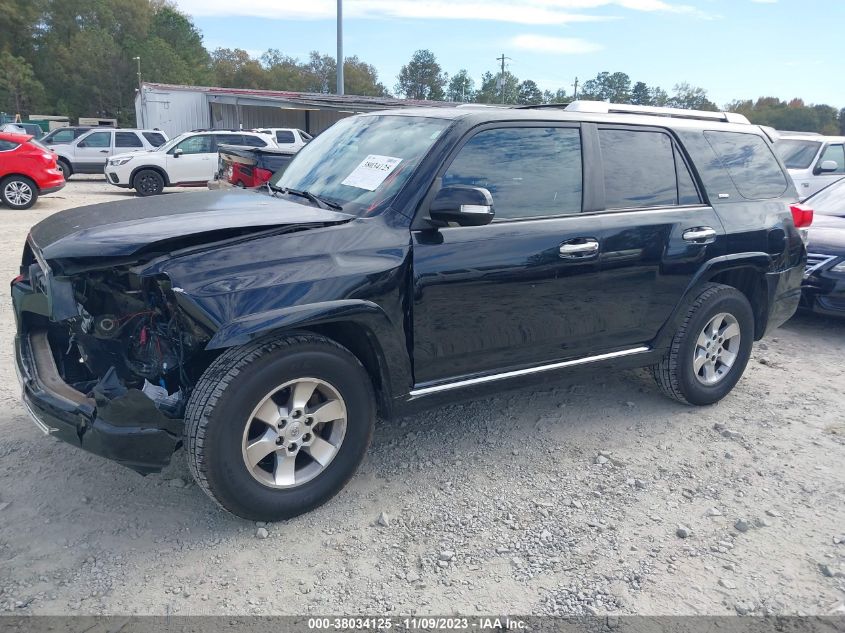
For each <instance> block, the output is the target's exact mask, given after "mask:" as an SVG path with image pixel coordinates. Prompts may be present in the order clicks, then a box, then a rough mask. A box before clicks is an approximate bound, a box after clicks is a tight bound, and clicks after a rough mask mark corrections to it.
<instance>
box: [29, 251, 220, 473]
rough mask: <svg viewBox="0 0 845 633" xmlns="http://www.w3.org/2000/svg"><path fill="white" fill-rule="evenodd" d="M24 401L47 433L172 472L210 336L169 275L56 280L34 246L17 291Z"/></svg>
mask: <svg viewBox="0 0 845 633" xmlns="http://www.w3.org/2000/svg"><path fill="white" fill-rule="evenodd" d="M12 298H13V303H14V306H15V313H16V317H17V321H18V333H17V339H16V351H17V354H16V356H17V363H18V370H19V373H20V377H21V381H22V383H23V390H24V393H23V398H24V402H25V404H26V406H27V408H28V409H29V410H30V413H32V415H33V417H34V418H35V419H36V422H37V423H38V424H39V426H40V427H41V428H42V430H44V431H46V432H48V433H51V434H55V435H57V436H59V437H60V438H61V439H63V440H65V441H68V442H70V443H72V444H75V445H77V446H79V447H81V448H83V449H85V450H87V451H90V452H92V453H96V454H98V455H102V456H104V457H107V458H109V459H112V460H115V461H117V462H119V463H121V464H124V465H126V466H128V467H130V468H132V469H133V470H136V471H138V472H140V473H144V474H146V473H150V472H156V471H158V470H160V469H161V468H163V467H164V466H166V465H167V464H168V463H169V461H170V457H171V455H172V454H173V452H174V451H175V450H176V449H177V448H178V447H179V445H180V443H181V438H182V430H183V426H184V420H183V416H184V411H185V406H186V404H187V401H188V398H189V396H190V394H191V389H192V386H193V384H194V383H195V381H196V379H197V377H198V375H197V374H198V373H199V371H201V370H200V369H197V368H199V367H201V363H198V362H197V361H198V358H199V357H202V356H203V354H205V352H204V351H203V350H204V348H205V344H206V343H207V342H208V340H209V337H210V334H209V332H208V331H207V330H206V329H205V328H203V327H202V326H201V325H200V324H198V323H197V322H196V321H195V320H194V319H193V318H192V317H191V316H189V315H188V314H186V313H185V311H184V310H183V309H182V308H181V307H180V306H179V303H178V300H177V297H176V294H175V293H174V292H173V288H172V287H171V283H170V280H169V279H168V278H167V276H165V275H156V276H143V275H141V274H139V273H138V272H136V271H135V270H134V269H133V268H132V265H131V264H130V263H124V264H121V263H119V262H118V263H115V262H112V263H111V264H110V265H108V266H105V265H104V263H103V262H98V263H97V265H90V266H88V267H86V266H85V265H79V264H74V265H72V266H67V267H63V269H62V270H61V271H55V270H52V269H51V267H50V265H48V263H47V262H45V261H44V260H43V259H42V258H40V257H39V256H38V253H37V251H36V250H35V249H34V248H33V247H32V245H28V246H27V249H26V252H25V255H24V262H23V266H22V269H21V275H20V276H18V278H16V279H15V280H14V282H13V283H12Z"/></svg>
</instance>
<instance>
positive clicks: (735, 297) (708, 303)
mask: <svg viewBox="0 0 845 633" xmlns="http://www.w3.org/2000/svg"><path fill="white" fill-rule="evenodd" d="M723 313H724V314H728V315H731V316H732V317H733V318H734V319H735V320H736V322H737V324H738V325H739V329H740V341H739V345H738V350H737V353H736V359H735V360H734V361H733V365H732V366H731V367H730V369H728V370H727V371H725V373H724V375H723V376H722V377H721V378H720V379H719V381H718V382H717V383H716V384H713V385H707V384H704V383H703V382H702V381H701V380H700V379H699V376H698V375H697V372H696V371H695V368H694V366H693V362H694V355H695V353H696V347H697V339H698V337H699V335H700V334H701V333H702V331H703V330H704V328H705V327H706V326H707V325H708V323H709V322H710V321H711V320H712V319H713V318H714V317H716V315H720V314H723ZM753 342H754V311H753V310H752V308H751V304H750V303H749V302H748V299H747V298H746V296H745V295H744V294H742V293H741V292H740V291H739V290H737V289H736V288H733V287H731V286H724V285H721V284H707V285H705V286H704V287H703V288H702V289H701V290H700V291H699V292H698V293H697V294H696V296H695V297H694V298H693V299H692V301H690V302H689V303H688V304H687V307H686V310H685V312H684V313H683V315H682V317H681V320H680V325H679V326H678V329H677V331H676V332H675V336H674V337H673V338H672V343H671V345H670V347H669V350H668V351H667V353H666V355H665V356H664V357H663V359H662V360H661V361H660V362H659V363H657V364H656V365H653V366H652V373H653V375H654V379H655V381H656V382H657V384H658V386H659V387H660V389H661V390H662V391H663V393H664V394H665V395H667V396H668V397H670V398H673V399H675V400H677V401H679V402H682V403H684V404H692V405H696V406H704V405H709V404H713V403H715V402H718V401H719V400H721V399H722V398H724V397H725V396H726V395H728V393H730V392H731V390H732V389H733V388H734V387H735V386H736V384H737V382H739V379H740V378H742V374H743V372H744V371H745V367H746V365H747V364H748V359H749V358H750V356H751V348H752V346H753Z"/></svg>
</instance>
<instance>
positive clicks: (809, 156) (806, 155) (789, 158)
mask: <svg viewBox="0 0 845 633" xmlns="http://www.w3.org/2000/svg"><path fill="white" fill-rule="evenodd" d="M820 146H821V143H819V142H816V141H796V140H789V139H784V140H781V141H778V142H777V143H775V151H776V152H777V154H778V156H780V159H781V160H782V161H783V164H784V165H786V168H787V169H807V168H808V167H809V166H810V165H811V164H812V162H813V159H814V158H815V157H816V154H818V152H819V147H820Z"/></svg>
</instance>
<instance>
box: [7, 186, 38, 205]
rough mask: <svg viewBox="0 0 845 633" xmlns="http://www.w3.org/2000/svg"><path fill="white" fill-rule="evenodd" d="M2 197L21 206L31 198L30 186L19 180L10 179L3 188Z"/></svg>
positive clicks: (12, 203)
mask: <svg viewBox="0 0 845 633" xmlns="http://www.w3.org/2000/svg"><path fill="white" fill-rule="evenodd" d="M3 197H4V198H5V199H6V201H7V202H8V203H9V204H10V205H12V206H15V207H23V206H25V205H27V204H29V203H30V201H31V200H32V187H30V186H29V185H28V184H27V183H25V182H23V181H21V180H12V181H11V182H9V183H7V184H6V187H5V188H4V189H3Z"/></svg>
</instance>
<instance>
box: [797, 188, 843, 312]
mask: <svg viewBox="0 0 845 633" xmlns="http://www.w3.org/2000/svg"><path fill="white" fill-rule="evenodd" d="M805 203H806V204H808V205H810V206H812V208H813V210H814V211H815V213H816V219H815V220H814V221H813V226H812V228H811V229H810V232H809V233H810V235H809V244H808V245H807V250H808V251H809V255H808V256H807V269H806V272H805V274H804V285H803V292H802V297H801V307H802V308H806V309H808V310H812V311H813V312H818V313H819V314H826V315H828V316H838V317H845V179H840V180H839V181H838V182H836V183H834V184H832V185H830V186H828V187H826V188H825V189H822V190H821V191H819V192H818V193H816V194H815V195H813V196H812V197H810V198H808V199H807V200H806V201H805Z"/></svg>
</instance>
